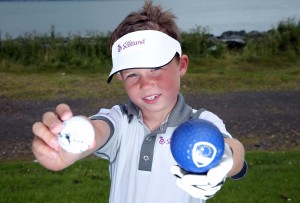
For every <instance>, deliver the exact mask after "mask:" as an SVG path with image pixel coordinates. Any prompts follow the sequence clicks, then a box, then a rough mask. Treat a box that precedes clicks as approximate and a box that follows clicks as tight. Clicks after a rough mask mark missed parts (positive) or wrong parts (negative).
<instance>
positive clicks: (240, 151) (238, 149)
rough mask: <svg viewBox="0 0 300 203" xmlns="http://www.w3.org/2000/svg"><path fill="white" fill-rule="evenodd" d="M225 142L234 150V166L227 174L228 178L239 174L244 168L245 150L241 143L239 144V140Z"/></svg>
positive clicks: (226, 140) (228, 139)
mask: <svg viewBox="0 0 300 203" xmlns="http://www.w3.org/2000/svg"><path fill="white" fill-rule="evenodd" d="M224 141H225V143H227V145H228V146H229V147H230V148H231V150H232V157H233V165H232V168H231V170H230V171H229V172H228V174H227V176H228V177H232V176H235V175H236V174H238V173H239V172H240V171H241V170H242V169H243V167H244V162H245V159H244V156H245V150H244V147H243V145H242V144H241V142H239V141H238V140H237V139H234V138H225V139H224Z"/></svg>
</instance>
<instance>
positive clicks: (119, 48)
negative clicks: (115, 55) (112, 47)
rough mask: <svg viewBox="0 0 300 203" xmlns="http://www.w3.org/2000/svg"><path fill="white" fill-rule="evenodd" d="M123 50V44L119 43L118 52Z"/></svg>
mask: <svg viewBox="0 0 300 203" xmlns="http://www.w3.org/2000/svg"><path fill="white" fill-rule="evenodd" d="M120 51H122V46H121V45H119V44H118V52H120Z"/></svg>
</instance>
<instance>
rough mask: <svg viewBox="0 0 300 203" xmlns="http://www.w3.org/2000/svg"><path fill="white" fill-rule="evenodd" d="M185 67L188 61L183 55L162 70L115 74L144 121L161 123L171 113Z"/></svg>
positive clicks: (153, 69)
mask: <svg viewBox="0 0 300 203" xmlns="http://www.w3.org/2000/svg"><path fill="white" fill-rule="evenodd" d="M187 65H188V58H187V56H186V55H183V56H181V57H180V59H177V58H176V57H174V59H173V60H172V61H171V62H170V63H168V64H167V65H165V66H163V67H159V68H152V69H149V68H147V69H146V68H144V69H143V68H138V69H128V70H123V71H121V73H120V74H118V78H119V79H120V80H122V81H123V83H124V87H125V89H126V91H127V94H128V96H129V98H130V100H131V101H132V102H133V103H135V104H136V105H137V106H138V107H139V108H140V109H141V111H142V114H143V118H144V121H145V119H146V120H147V118H151V119H159V122H161V120H164V119H165V118H166V116H167V115H168V114H169V113H170V112H171V110H172V109H173V107H174V106H175V104H176V102H177V96H178V93H179V89H180V77H181V76H183V75H184V74H185V72H186V70H187Z"/></svg>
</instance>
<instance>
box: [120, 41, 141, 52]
mask: <svg viewBox="0 0 300 203" xmlns="http://www.w3.org/2000/svg"><path fill="white" fill-rule="evenodd" d="M145 42H146V40H145V39H143V40H138V41H131V40H129V41H127V42H125V43H124V44H123V47H122V46H121V45H118V52H121V51H122V50H124V49H127V48H130V47H132V46H136V45H142V44H145Z"/></svg>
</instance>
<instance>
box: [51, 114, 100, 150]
mask: <svg viewBox="0 0 300 203" xmlns="http://www.w3.org/2000/svg"><path fill="white" fill-rule="evenodd" d="M57 136H58V142H59V144H60V146H61V147H62V148H63V149H64V150H66V151H68V152H72V153H81V152H84V151H86V150H87V149H88V148H89V147H90V146H91V144H92V143H93V141H94V137H95V132H94V128H93V126H92V124H91V123H90V122H89V121H88V120H86V119H84V118H82V117H80V116H74V117H72V118H70V119H68V120H66V121H64V123H63V128H62V130H61V131H60V133H58V135H57Z"/></svg>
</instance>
